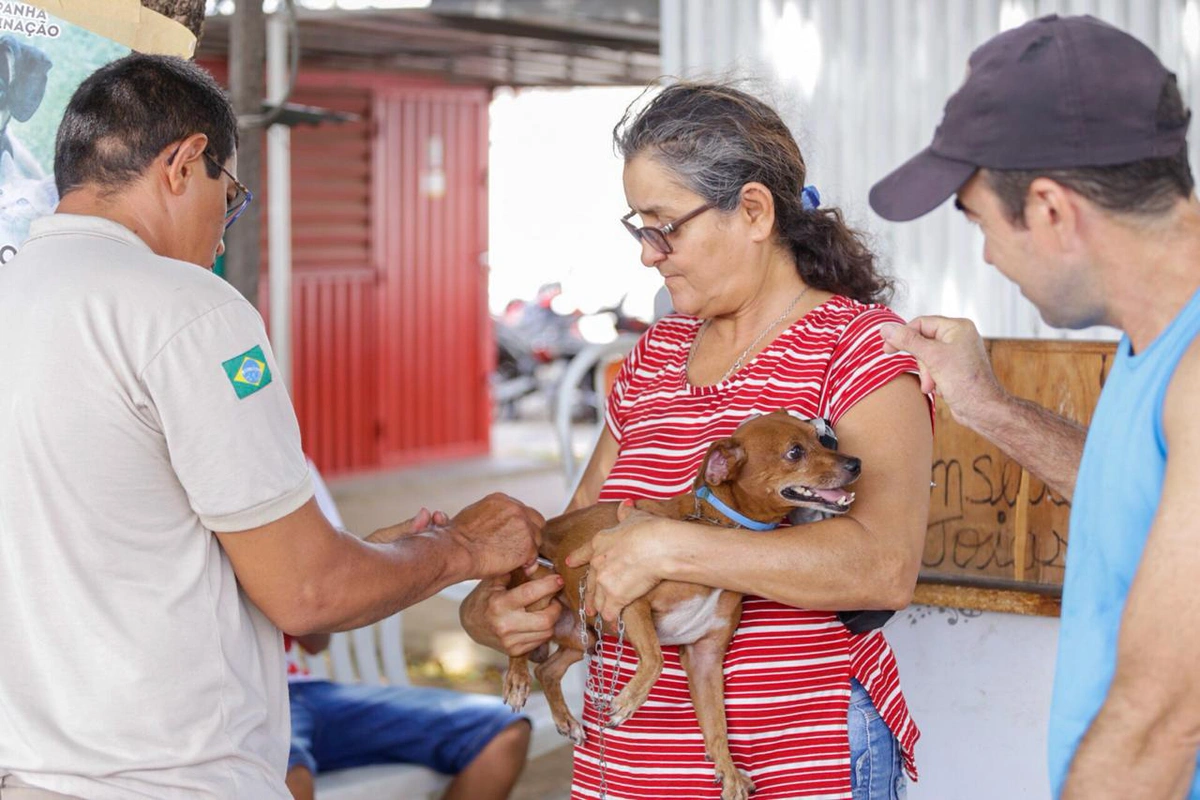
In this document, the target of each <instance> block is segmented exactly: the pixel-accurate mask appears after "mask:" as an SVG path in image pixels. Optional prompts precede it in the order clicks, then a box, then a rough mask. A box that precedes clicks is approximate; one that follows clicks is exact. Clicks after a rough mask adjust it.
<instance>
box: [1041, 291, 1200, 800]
mask: <svg viewBox="0 0 1200 800" xmlns="http://www.w3.org/2000/svg"><path fill="white" fill-rule="evenodd" d="M1197 335H1200V292H1197V293H1196V294H1195V295H1193V296H1192V299H1191V300H1190V301H1189V302H1188V304H1187V305H1186V306H1185V307H1184V309H1183V310H1182V311H1181V312H1180V313H1179V314H1178V316H1176V317H1175V319H1174V320H1172V321H1171V324H1170V325H1168V326H1167V328H1166V329H1165V330H1164V331H1163V332H1162V333H1161V334H1159V336H1158V338H1156V339H1155V340H1154V341H1153V342H1152V343H1151V344H1150V346H1149V347H1147V348H1146V349H1145V350H1144V351H1143V352H1141V353H1138V354H1136V355H1134V354H1132V353H1131V352H1130V342H1129V337H1128V336H1126V337H1124V338H1122V339H1121V343H1120V344H1119V345H1118V347H1117V358H1116V360H1115V361H1114V362H1113V367H1112V370H1111V372H1110V373H1109V376H1108V380H1107V381H1106V382H1105V385H1104V390H1103V391H1102V392H1101V393H1100V401H1099V403H1098V404H1097V406H1096V411H1095V414H1094V415H1093V417H1092V423H1091V427H1090V429H1089V431H1088V437H1087V443H1086V444H1085V445H1084V448H1083V461H1082V463H1081V464H1080V467H1079V475H1078V479H1077V480H1076V484H1075V492H1074V499H1073V502H1072V505H1071V522H1070V528H1069V535H1070V538H1069V543H1068V545H1067V569H1066V578H1065V580H1064V584H1063V608H1062V625H1061V627H1060V629H1059V636H1058V664H1057V667H1056V670H1055V676H1054V695H1053V701H1052V703H1051V707H1050V732H1049V748H1050V754H1049V755H1050V780H1051V784H1052V785H1053V787H1054V797H1058V796H1059V795H1060V794H1061V792H1062V787H1063V783H1064V781H1065V780H1066V777H1067V768H1068V767H1069V766H1070V763H1071V758H1072V756H1073V755H1074V754H1075V749H1076V747H1078V746H1079V740H1080V739H1081V738H1082V737H1083V734H1084V732H1085V731H1086V730H1087V728H1088V726H1089V725H1090V724H1091V722H1092V719H1093V718H1094V717H1095V716H1096V713H1097V712H1098V711H1099V710H1100V706H1101V705H1102V704H1103V702H1104V698H1105V696H1106V695H1107V694H1108V687H1109V684H1110V683H1111V682H1112V678H1113V673H1114V671H1115V668H1116V662H1117V630H1118V628H1119V626H1120V623H1121V614H1122V612H1123V611H1124V608H1125V600H1126V597H1127V595H1128V594H1129V587H1130V584H1131V583H1132V582H1133V576H1134V574H1135V573H1136V572H1137V568H1138V564H1139V563H1140V562H1141V559H1142V550H1143V549H1144V547H1145V545H1146V537H1147V535H1148V534H1149V532H1150V525H1151V523H1152V522H1153V520H1154V515H1155V513H1156V511H1157V509H1158V502H1159V498H1160V496H1161V495H1162V487H1163V473H1164V471H1165V469H1166V465H1167V443H1166V438H1165V436H1164V434H1163V401H1164V399H1165V397H1166V393H1167V386H1168V384H1169V383H1170V381H1171V376H1172V375H1173V374H1174V373H1175V367H1176V366H1177V365H1178V364H1179V360H1180V358H1182V357H1183V354H1184V353H1185V352H1186V350H1187V348H1188V346H1189V345H1190V344H1191V343H1192V340H1193V339H1195V338H1196V337H1197ZM1188 797H1189V798H1190V800H1200V778H1198V779H1197V781H1196V782H1195V783H1193V784H1192V788H1191V792H1190V794H1189V795H1188Z"/></svg>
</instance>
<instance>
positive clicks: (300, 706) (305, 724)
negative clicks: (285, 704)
mask: <svg viewBox="0 0 1200 800" xmlns="http://www.w3.org/2000/svg"><path fill="white" fill-rule="evenodd" d="M315 683H316V682H314V683H312V684H309V683H302V684H289V685H288V700H289V703H290V705H291V711H292V742H291V746H290V748H289V749H288V765H287V788H288V791H290V792H291V793H292V797H293V798H295V800H313V774H314V773H316V771H317V762H316V759H315V758H313V754H312V738H313V724H314V722H313V716H312V713H311V712H310V710H309V707H308V704H307V703H306V702H305V689H306V688H311V687H312V686H314V685H315Z"/></svg>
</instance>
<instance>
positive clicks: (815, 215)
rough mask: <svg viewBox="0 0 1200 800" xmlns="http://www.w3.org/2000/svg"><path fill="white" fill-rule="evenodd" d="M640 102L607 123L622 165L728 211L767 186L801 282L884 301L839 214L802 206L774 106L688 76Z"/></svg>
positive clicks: (870, 260) (799, 177)
mask: <svg viewBox="0 0 1200 800" xmlns="http://www.w3.org/2000/svg"><path fill="white" fill-rule="evenodd" d="M636 105H638V101H635V102H634V104H632V105H631V106H630V107H629V108H628V109H626V111H625V115H624V116H623V117H622V118H621V121H620V122H618V123H617V125H616V127H615V128H614V129H613V142H614V145H615V147H616V149H617V152H618V153H620V154H621V156H622V158H624V159H625V161H626V162H628V161H630V160H632V159H634V158H636V157H638V156H643V155H644V156H646V157H648V158H651V159H653V160H654V161H655V163H657V164H659V165H661V166H662V167H664V168H665V169H667V170H668V171H669V172H670V173H671V174H672V175H674V176H675V177H676V178H677V179H678V180H679V182H680V183H681V184H682V185H684V186H685V187H687V188H688V189H689V190H691V191H693V192H695V193H696V194H698V195H699V196H700V197H702V198H704V200H705V201H707V202H709V203H712V204H713V205H714V206H715V207H716V208H718V209H720V210H721V211H724V212H726V213H728V212H731V211H733V210H734V209H736V208H737V207H738V204H739V203H740V202H741V190H742V187H743V186H745V185H746V184H747V183H751V182H757V183H761V184H763V185H764V186H766V187H767V189H768V190H769V191H770V192H771V194H772V196H773V198H774V201H775V226H776V230H777V232H778V235H779V237H780V240H781V243H783V244H784V245H786V246H787V247H788V248H789V250H790V251H791V253H792V255H793V256H794V257H795V260H796V268H797V270H798V271H799V273H800V277H801V278H802V279H803V280H804V281H805V283H807V284H809V285H810V286H814V287H816V288H818V289H824V290H827V291H831V292H834V293H836V294H842V295H846V296H848V297H852V298H854V299H855V300H858V301H860V302H864V303H869V302H884V301H886V300H887V299H889V298H890V296H891V292H892V281H891V280H890V279H889V278H888V277H887V276H885V275H882V274H880V273H879V272H878V271H877V269H876V264H875V257H874V255H873V254H872V253H871V251H870V249H869V248H868V247H867V245H866V243H865V242H864V241H863V239H862V237H861V236H860V235H859V234H858V233H856V232H855V231H853V230H851V229H850V228H849V227H847V226H846V224H845V222H844V220H843V218H842V213H841V211H840V210H838V209H836V208H822V209H810V208H805V207H804V202H803V198H802V192H803V191H804V181H805V177H806V174H807V168H806V166H805V163H804V156H803V155H802V154H801V153H800V147H799V145H797V144H796V140H795V138H794V137H793V136H792V133H791V131H790V130H788V127H787V125H786V124H784V122H783V120H782V119H781V118H780V116H779V114H777V113H776V112H775V110H774V109H772V108H771V107H770V106H768V105H767V104H766V103H764V102H762V101H761V100H758V99H757V98H755V97H752V96H751V95H749V94H747V93H745V92H743V91H741V90H739V89H735V88H733V87H732V86H729V85H727V84H719V83H686V82H683V83H676V84H673V85H671V86H668V87H666V88H664V89H663V90H662V91H661V92H660V93H659V94H658V95H657V96H656V97H655V98H654V99H653V100H651V101H650V102H649V104H647V105H646V107H645V108H643V109H641V110H640V111H636V112H635V110H634V107H635V106H636Z"/></svg>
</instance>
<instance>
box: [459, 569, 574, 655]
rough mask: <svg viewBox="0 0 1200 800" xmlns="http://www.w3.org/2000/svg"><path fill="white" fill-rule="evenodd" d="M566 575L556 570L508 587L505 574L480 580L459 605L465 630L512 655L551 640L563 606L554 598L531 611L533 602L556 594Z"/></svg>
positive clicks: (483, 642) (523, 653)
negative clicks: (529, 609) (514, 586)
mask: <svg viewBox="0 0 1200 800" xmlns="http://www.w3.org/2000/svg"><path fill="white" fill-rule="evenodd" d="M562 586H563V579H562V577H561V576H560V575H558V574H556V573H552V574H550V575H544V576H542V577H541V578H537V579H536V580H532V581H529V582H528V583H523V584H521V585H520V586H517V587H516V588H514V589H509V588H508V578H507V577H505V576H501V577H498V578H489V579H487V580H484V581H480V583H479V585H478V586H476V587H475V589H474V590H473V591H472V592H471V593H470V594H469V595H467V597H466V599H464V600H463V602H462V605H461V606H460V607H459V609H458V618H459V622H461V623H462V626H463V630H465V631H466V632H467V635H469V636H470V637H471V638H472V639H474V640H475V641H477V642H479V643H480V644H482V645H484V646H486V647H490V648H492V649H493V650H499V651H500V652H502V653H504V654H506V655H508V656H521V655H525V654H526V653H528V652H530V651H531V650H534V649H535V648H537V647H538V646H539V645H542V644H544V643H545V642H548V641H549V640H550V637H551V636H552V635H553V633H554V623H555V622H557V621H558V617H559V614H560V613H561V611H562V606H560V605H559V604H558V603H557V602H555V601H553V600H551V602H550V604H549V605H548V606H546V607H545V608H544V609H542V610H541V611H527V610H526V609H527V608H528V607H529V606H532V605H533V604H535V603H537V602H539V601H541V600H545V599H547V598H552V597H554V595H556V594H558V593H559V591H560V590H561V589H562Z"/></svg>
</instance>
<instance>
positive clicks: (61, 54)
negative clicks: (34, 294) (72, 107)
mask: <svg viewBox="0 0 1200 800" xmlns="http://www.w3.org/2000/svg"><path fill="white" fill-rule="evenodd" d="M128 53H129V48H128V47H126V46H124V45H121V44H118V43H117V42H114V41H112V40H111V39H108V38H106V37H104V36H100V35H99V34H96V33H93V32H92V31H89V30H87V29H85V28H82V27H80V26H78V25H74V24H72V23H70V22H66V21H65V20H62V19H59V18H58V17H55V16H54V15H52V14H49V13H48V12H46V11H45V10H44V9H41V8H38V7H37V6H33V5H28V4H25V3H13V2H4V1H3V0H0V264H3V263H5V262H7V261H8V260H9V259H10V258H12V256H13V255H14V254H15V253H16V252H17V248H18V247H20V245H21V243H22V242H23V241H25V237H26V236H27V235H28V233H29V223H30V222H32V221H33V220H34V219H36V218H37V217H40V216H42V215H44V214H49V213H51V212H52V211H53V210H54V207H55V205H57V204H58V192H57V191H56V190H55V188H54V135H55V133H56V132H57V130H58V122H59V120H60V119H62V114H63V110H64V109H65V108H66V105H67V102H68V101H69V100H70V99H71V95H72V94H73V93H74V92H75V89H76V88H77V87H78V86H79V84H80V82H82V81H83V79H84V78H86V77H87V76H88V75H90V74H91V73H92V72H94V71H95V70H96V68H97V67H100V66H102V65H104V64H107V63H108V62H110V61H112V60H113V59H116V58H120V57H121V56H123V55H126V54H128Z"/></svg>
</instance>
